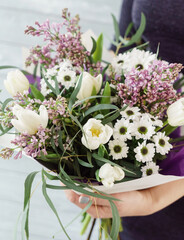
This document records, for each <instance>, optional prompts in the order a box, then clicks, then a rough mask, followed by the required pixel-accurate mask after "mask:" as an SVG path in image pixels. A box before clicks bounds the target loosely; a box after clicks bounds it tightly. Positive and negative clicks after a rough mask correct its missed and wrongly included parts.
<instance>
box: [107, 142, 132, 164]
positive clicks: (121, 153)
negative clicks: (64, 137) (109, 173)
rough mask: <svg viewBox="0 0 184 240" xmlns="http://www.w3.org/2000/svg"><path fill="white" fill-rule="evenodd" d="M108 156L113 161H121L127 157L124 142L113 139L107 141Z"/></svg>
mask: <svg viewBox="0 0 184 240" xmlns="http://www.w3.org/2000/svg"><path fill="white" fill-rule="evenodd" d="M109 149H110V155H111V156H112V158H113V159H114V160H118V159H122V158H126V157H127V153H128V149H129V148H128V146H127V144H126V143H125V142H123V141H120V140H119V139H115V140H112V141H109Z"/></svg>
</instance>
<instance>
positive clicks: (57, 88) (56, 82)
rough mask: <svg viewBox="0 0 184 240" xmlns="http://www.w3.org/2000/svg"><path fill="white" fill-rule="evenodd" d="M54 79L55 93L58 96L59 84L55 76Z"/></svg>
mask: <svg viewBox="0 0 184 240" xmlns="http://www.w3.org/2000/svg"><path fill="white" fill-rule="evenodd" d="M54 81H55V90H56V95H57V96H58V95H59V94H60V89H59V84H58V81H57V79H56V78H54Z"/></svg>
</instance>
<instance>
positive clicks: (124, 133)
mask: <svg viewBox="0 0 184 240" xmlns="http://www.w3.org/2000/svg"><path fill="white" fill-rule="evenodd" d="M131 129H132V123H130V122H129V120H126V119H124V118H122V119H120V120H117V122H116V124H115V125H114V129H113V137H114V139H119V140H123V141H125V140H127V139H132V135H131Z"/></svg>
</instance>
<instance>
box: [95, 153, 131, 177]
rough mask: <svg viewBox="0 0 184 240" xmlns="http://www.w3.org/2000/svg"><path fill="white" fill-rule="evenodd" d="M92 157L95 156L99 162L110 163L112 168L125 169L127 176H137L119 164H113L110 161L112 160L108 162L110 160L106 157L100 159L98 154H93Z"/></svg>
mask: <svg viewBox="0 0 184 240" xmlns="http://www.w3.org/2000/svg"><path fill="white" fill-rule="evenodd" d="M92 156H93V157H94V158H95V159H97V160H99V161H101V162H104V163H109V164H111V165H112V166H117V167H120V168H121V169H123V170H124V171H125V172H126V173H127V174H131V175H135V173H134V172H132V171H130V170H128V169H126V168H124V167H122V166H120V165H119V164H116V163H115V162H112V161H110V160H108V159H106V158H104V157H100V156H99V155H98V154H96V153H93V154H92Z"/></svg>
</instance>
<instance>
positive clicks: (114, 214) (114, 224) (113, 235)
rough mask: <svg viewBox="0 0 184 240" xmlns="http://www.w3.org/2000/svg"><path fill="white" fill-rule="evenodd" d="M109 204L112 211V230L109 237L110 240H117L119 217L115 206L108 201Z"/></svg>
mask: <svg viewBox="0 0 184 240" xmlns="http://www.w3.org/2000/svg"><path fill="white" fill-rule="evenodd" d="M109 203H110V206H111V210H112V228H111V233H110V236H111V238H112V240H117V238H118V234H119V228H120V216H119V212H118V209H117V207H116V205H115V204H114V203H113V202H112V201H109Z"/></svg>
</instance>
